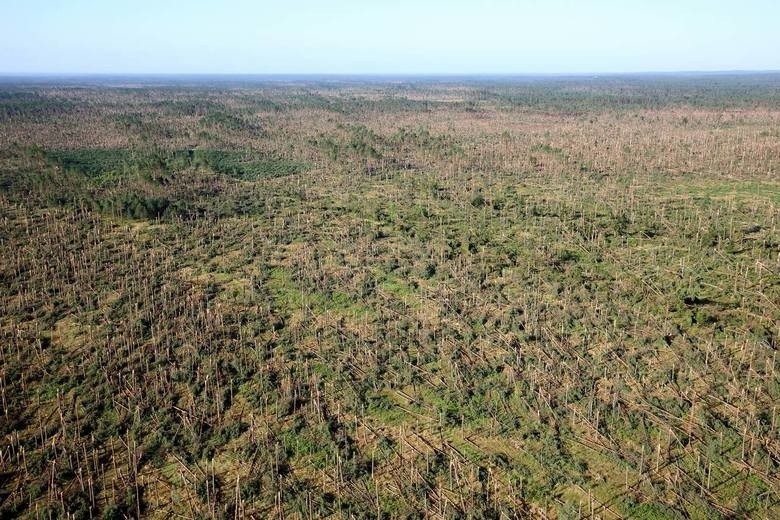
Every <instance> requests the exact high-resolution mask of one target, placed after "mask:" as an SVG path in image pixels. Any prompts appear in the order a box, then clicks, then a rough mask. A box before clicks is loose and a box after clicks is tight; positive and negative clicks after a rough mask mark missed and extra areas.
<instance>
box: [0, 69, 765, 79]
mask: <svg viewBox="0 0 780 520" xmlns="http://www.w3.org/2000/svg"><path fill="white" fill-rule="evenodd" d="M695 74H699V75H718V74H723V75H726V74H780V69H713V70H698V69H689V70H636V71H580V72H569V71H559V72H522V71H518V72H457V71H453V72H35V71H33V72H5V71H0V78H17V77H18V78H35V77H38V78H53V77H54V78H56V77H67V78H79V77H82V78H83V77H187V76H190V77H194V76H201V77H202V76H209V77H236V76H244V77H334V78H339V77H474V76H483V77H484V76H493V77H546V76H547V77H550V76H636V75H666V76H668V75H695Z"/></svg>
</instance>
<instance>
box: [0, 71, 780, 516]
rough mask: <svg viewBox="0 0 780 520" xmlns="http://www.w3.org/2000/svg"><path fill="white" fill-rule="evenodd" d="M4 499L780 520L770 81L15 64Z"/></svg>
mask: <svg viewBox="0 0 780 520" xmlns="http://www.w3.org/2000/svg"><path fill="white" fill-rule="evenodd" d="M0 278H1V279H2V283H1V284H0V396H1V397H2V415H0V516H3V517H26V518H53V517H57V516H59V517H65V516H68V517H70V518H90V517H95V518H99V517H104V518H123V517H138V516H143V517H151V518H170V517H174V516H176V515H180V516H183V517H186V518H195V517H199V518H204V517H221V518H239V517H255V518H266V517H267V518H271V517H273V518H318V517H323V516H331V517H332V518H353V517H354V518H374V517H382V518H525V517H547V518H579V517H594V518H609V519H611V518H644V519H654V518H680V517H684V518H701V519H704V518H780V410H778V404H779V403H780V367H778V362H779V361H780V360H778V359H777V358H778V355H777V352H778V349H780V74H756V75H733V76H726V75H711V76H702V77H698V76H643V77H640V76H624V77H604V78H566V77H559V78H481V79H479V78H461V79H455V78H449V79H448V78H434V79H430V78H429V79H422V78H417V79H403V78H374V79H370V78H363V79H357V78H352V79H349V78H341V79H339V78H319V79H314V78H309V79H305V78H287V79H284V80H270V79H265V80H260V79H255V80H250V79H247V78H243V79H241V78H237V79H234V80H230V81H228V80H224V79H223V80H220V81H216V80H215V81H213V82H211V83H209V82H208V81H207V80H197V81H196V80H194V79H189V80H188V79H187V78H181V79H178V80H176V81H174V80H172V79H166V78H156V79H152V80H144V79H143V78H126V79H124V80H114V81H108V80H100V79H94V78H93V79H91V80H87V79H84V80H78V79H71V80H68V81H65V80H61V81H59V82H55V81H53V80H52V81H43V80H36V79H29V78H28V79H17V80H13V81H11V80H4V81H3V82H0Z"/></svg>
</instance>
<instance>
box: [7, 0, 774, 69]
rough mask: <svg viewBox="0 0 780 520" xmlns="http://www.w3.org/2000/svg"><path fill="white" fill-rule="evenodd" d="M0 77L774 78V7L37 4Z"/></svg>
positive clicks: (81, 0)
mask: <svg viewBox="0 0 780 520" xmlns="http://www.w3.org/2000/svg"><path fill="white" fill-rule="evenodd" d="M0 14H2V15H3V16H2V17H0V74H2V75H4V76H9V75H106V74H111V75H157V74H168V75H223V74H229V75H356V76H362V75H387V76H399V75H400V76H417V75H430V76H436V75H450V76H470V75H496V76H498V75H550V74H552V75H588V74H603V75H606V74H634V73H690V72H696V73H711V72H719V73H724V72H726V73H727V72H758V71H767V72H769V71H771V72H774V71H777V70H780V57H779V56H778V54H777V52H776V50H777V49H778V48H780V32H779V31H776V30H775V23H774V22H775V21H776V20H778V19H780V3H777V2H771V1H769V0H747V1H745V2H742V3H741V4H740V5H739V6H738V8H736V7H735V6H734V5H733V4H730V3H728V2H705V1H702V0H695V1H688V2H684V3H682V2H673V1H671V0H661V1H657V2H634V3H631V4H626V3H623V2H618V1H616V0H598V1H595V2H590V3H588V4H587V5H584V4H582V3H575V2H571V1H565V0H556V1H552V2H545V3H541V2H537V1H521V2H509V1H507V0H492V1H487V2H483V3H481V4H480V7H479V8H477V7H474V6H473V5H472V4H471V3H469V2H465V1H454V2H443V1H440V0H435V1H430V2H426V3H424V4H419V3H414V2H411V1H406V0H404V1H401V2H396V3H393V4H390V3H385V2H375V3H371V4H365V3H360V2H357V1H355V0H343V1H340V2H335V3H331V4H328V5H325V4H322V3H319V2H314V1H313V0H298V1H291V2H288V3H286V4H285V5H284V6H281V5H275V4H271V3H267V2H260V3H255V2H249V1H248V0H232V1H230V2H226V3H222V4H219V5H217V4H214V3H211V2H208V1H205V0H196V1H193V2H182V1H179V0H176V1H172V2H166V3H164V4H159V3H155V2H152V1H150V0H140V1H138V2H133V3H132V4H130V3H127V4H114V3H110V4H109V3H101V2H97V1H95V0H74V1H72V2H69V3H67V4H65V3H63V2H58V1H54V0H32V1H30V2H25V3H24V4H21V3H17V4H14V5H8V6H5V7H2V8H0Z"/></svg>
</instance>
